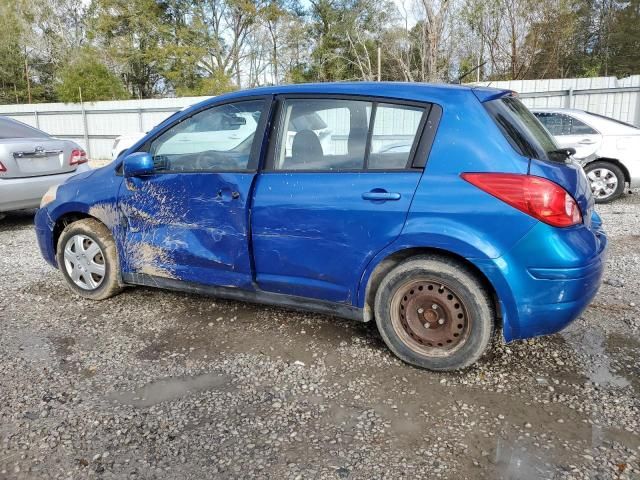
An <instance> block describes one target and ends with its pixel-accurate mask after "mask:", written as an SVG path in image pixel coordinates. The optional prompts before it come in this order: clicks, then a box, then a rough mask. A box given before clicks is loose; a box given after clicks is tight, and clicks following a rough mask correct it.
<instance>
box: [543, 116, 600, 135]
mask: <svg viewBox="0 0 640 480" xmlns="http://www.w3.org/2000/svg"><path fill="white" fill-rule="evenodd" d="M535 116H536V118H537V119H538V120H540V123H542V124H543V125H544V126H545V128H546V129H547V130H549V133H551V135H554V136H563V135H593V134H596V133H598V132H596V131H595V130H594V129H593V128H591V127H590V126H589V125H587V124H586V123H584V122H581V121H580V120H578V119H577V118H575V117H572V116H571V115H565V114H563V113H555V112H536V113H535Z"/></svg>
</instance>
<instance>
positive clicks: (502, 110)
mask: <svg viewBox="0 0 640 480" xmlns="http://www.w3.org/2000/svg"><path fill="white" fill-rule="evenodd" d="M485 108H486V109H487V111H488V112H489V114H490V115H491V117H492V118H493V119H494V121H495V122H496V124H497V125H498V127H500V130H502V133H503V134H504V136H505V137H506V138H507V140H508V141H509V143H510V144H511V146H512V147H513V148H514V149H515V150H516V151H517V152H518V153H520V154H521V155H524V156H525V157H529V158H536V159H538V160H557V156H556V155H554V154H553V152H554V151H556V150H557V149H558V146H557V144H556V142H555V141H554V139H553V137H552V136H551V134H550V133H549V132H547V130H546V129H545V128H544V127H543V126H542V124H541V123H540V122H539V121H538V119H537V118H536V117H535V116H534V115H533V114H532V113H531V112H530V111H529V110H528V109H527V107H525V106H524V105H523V104H522V102H521V101H520V100H518V99H517V98H516V97H502V98H499V99H496V100H491V101H489V102H486V103H485Z"/></svg>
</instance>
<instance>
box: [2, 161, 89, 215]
mask: <svg viewBox="0 0 640 480" xmlns="http://www.w3.org/2000/svg"><path fill="white" fill-rule="evenodd" d="M88 170H91V167H89V166H88V165H87V164H82V165H80V166H79V167H78V168H77V169H76V170H75V171H74V172H71V173H64V174H60V175H43V176H39V177H24V178H0V212H10V211H12V210H22V209H24V208H37V207H38V206H39V205H40V200H41V199H42V196H43V195H44V194H45V192H46V191H47V190H48V189H49V187H51V186H53V185H59V184H61V183H63V182H66V181H67V179H68V178H69V177H72V176H74V175H76V174H78V173H82V172H86V171H88Z"/></svg>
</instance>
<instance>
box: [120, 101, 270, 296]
mask: <svg viewBox="0 0 640 480" xmlns="http://www.w3.org/2000/svg"><path fill="white" fill-rule="evenodd" d="M270 100H271V99H270V98H264V97H262V98H252V99H248V100H243V101H236V102H230V103H226V104H222V105H215V106H213V107H209V108H206V109H201V110H199V111H195V112H194V113H193V114H192V115H190V116H187V117H185V118H182V119H181V120H180V121H179V122H178V123H175V124H173V125H170V126H169V127H168V128H166V129H165V130H164V131H161V132H159V133H158V134H157V135H155V136H153V137H151V138H150V139H149V140H148V141H147V143H146V144H145V145H144V147H143V148H142V149H141V150H143V151H147V152H149V154H150V155H151V157H152V158H153V163H154V169H153V172H151V173H150V174H145V175H140V176H128V177H126V178H125V181H124V182H123V185H122V187H121V189H120V194H119V202H118V203H119V209H120V211H121V214H122V217H123V218H124V219H125V222H124V225H123V227H124V228H123V238H122V239H121V242H122V244H123V247H124V248H123V255H122V256H121V262H122V264H123V265H121V268H122V271H123V273H124V274H127V273H128V274H136V273H141V274H147V275H153V276H156V277H165V278H173V279H177V280H182V281H187V282H194V283H200V284H209V285H220V286H233V287H240V288H251V285H252V274H251V261H250V256H249V238H248V231H249V228H248V211H247V208H248V202H250V198H249V197H250V192H251V185H252V183H253V181H254V177H255V176H256V172H257V168H258V162H259V157H260V149H261V143H262V139H263V136H264V129H265V124H266V117H267V116H268V113H267V110H268V109H269V107H270ZM139 150H140V149H139ZM125 162H126V159H125Z"/></svg>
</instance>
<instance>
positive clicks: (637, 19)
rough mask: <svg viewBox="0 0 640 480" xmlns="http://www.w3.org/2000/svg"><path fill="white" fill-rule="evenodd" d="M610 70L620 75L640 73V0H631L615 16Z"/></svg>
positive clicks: (612, 30) (611, 37)
mask: <svg viewBox="0 0 640 480" xmlns="http://www.w3.org/2000/svg"><path fill="white" fill-rule="evenodd" d="M609 71H610V72H611V74H613V75H616V76H618V77H624V76H627V75H634V74H636V75H637V74H638V73H640V0H630V1H629V2H628V3H627V4H626V5H625V6H624V7H623V8H621V9H620V10H618V11H617V12H615V14H614V16H613V21H612V25H611V33H610V37H609Z"/></svg>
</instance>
